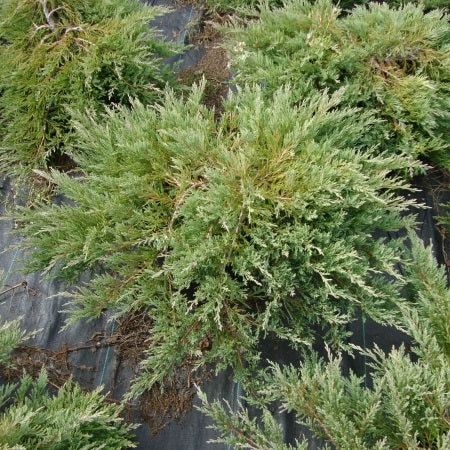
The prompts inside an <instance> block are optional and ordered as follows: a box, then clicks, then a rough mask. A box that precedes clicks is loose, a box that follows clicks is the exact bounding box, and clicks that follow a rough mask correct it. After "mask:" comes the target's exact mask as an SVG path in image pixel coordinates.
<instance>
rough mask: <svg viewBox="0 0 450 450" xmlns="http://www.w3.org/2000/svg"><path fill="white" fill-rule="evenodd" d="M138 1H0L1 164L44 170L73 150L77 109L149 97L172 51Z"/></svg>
mask: <svg viewBox="0 0 450 450" xmlns="http://www.w3.org/2000/svg"><path fill="white" fill-rule="evenodd" d="M160 12H161V10H159V9H156V8H152V7H149V6H146V5H142V4H141V3H140V2H139V0H127V1H122V0H108V1H104V0H89V1H85V0H68V1H65V2H63V1H58V0H3V1H2V2H1V3H0V42H1V48H0V50H1V53H0V90H1V92H2V95H1V96H0V114H1V122H0V126H1V131H0V137H1V139H2V143H1V147H0V158H1V159H0V170H2V171H3V172H5V173H9V174H10V173H11V172H16V173H18V172H20V171H23V170H25V171H27V170H29V169H33V168H44V167H46V166H47V165H48V164H49V163H51V161H52V158H53V157H55V156H57V155H61V154H63V153H68V152H69V149H68V147H67V145H68V144H69V143H70V142H71V138H72V129H71V126H70V123H69V122H70V118H71V113H70V112H69V111H68V110H67V106H70V107H71V108H72V109H84V108H86V107H89V108H91V109H95V110H103V107H104V106H105V105H116V104H125V105H129V104H130V98H138V99H140V100H141V101H142V102H144V103H151V102H153V101H155V99H156V98H158V95H159V94H158V92H159V88H160V87H162V86H164V85H165V84H166V82H167V81H168V79H169V70H168V68H167V67H165V66H164V65H163V64H162V63H161V58H162V57H163V56H168V55H170V54H172V53H173V50H172V49H170V48H169V46H168V44H166V43H164V42H161V41H160V40H157V39H156V32H155V31H154V30H152V29H149V26H148V23H149V21H151V20H152V19H153V18H154V17H155V16H156V15H157V14H160Z"/></svg>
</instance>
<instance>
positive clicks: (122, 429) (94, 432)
mask: <svg viewBox="0 0 450 450" xmlns="http://www.w3.org/2000/svg"><path fill="white" fill-rule="evenodd" d="M48 389H49V388H48V380H47V376H46V374H45V372H41V375H40V376H39V378H38V379H37V380H33V379H32V378H31V377H29V376H28V375H24V376H23V377H22V378H21V379H20V381H19V383H15V384H5V385H2V386H0V406H1V408H2V410H1V413H0V447H1V448H4V449H7V448H8V449H9V448H14V449H27V450H28V449H29V450H35V449H41V448H42V449H55V450H56V449H61V448H66V449H76V448H80V449H81V448H83V449H92V450H94V449H95V450H96V449H101V448H105V449H106V448H107V449H125V448H130V447H135V444H134V443H133V441H132V440H131V433H130V432H131V431H132V430H133V428H134V426H130V425H124V424H123V422H122V419H121V418H120V417H119V413H120V411H121V408H120V407H118V406H117V405H114V404H108V402H107V401H106V400H105V398H104V397H103V396H102V395H101V394H100V390H101V388H99V389H96V390H95V391H92V392H87V393H85V392H83V391H82V389H81V388H80V387H79V386H77V385H76V384H75V383H73V382H72V381H70V380H69V381H68V382H67V383H66V384H65V385H64V386H62V387H61V388H60V389H59V390H58V392H57V393H56V394H55V395H51V394H50V393H49V391H48Z"/></svg>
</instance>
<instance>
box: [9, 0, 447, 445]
mask: <svg viewBox="0 0 450 450" xmlns="http://www.w3.org/2000/svg"><path fill="white" fill-rule="evenodd" d="M147 3H150V4H152V5H155V6H168V7H172V8H174V10H173V11H172V12H170V13H168V14H166V15H164V16H161V17H160V18H158V19H157V21H156V22H155V23H153V24H152V26H154V27H156V28H158V29H159V30H161V36H163V37H165V38H167V39H170V40H173V41H176V42H179V43H185V42H186V36H187V31H188V30H189V29H190V28H191V27H192V26H193V25H194V24H197V23H199V21H200V18H201V14H202V12H201V11H200V10H197V9H195V8H194V7H192V6H183V7H177V8H175V5H174V2H169V1H160V0H155V1H153V2H151V1H150V2H147ZM203 55H204V51H203V49H202V48H201V46H200V47H196V48H191V49H189V50H187V51H186V52H185V53H184V55H182V57H181V58H180V57H178V56H177V57H175V58H174V59H173V60H172V61H171V62H173V63H176V64H177V65H178V66H179V67H181V68H182V69H183V68H184V69H187V68H189V67H194V66H195V65H196V64H197V63H198V62H199V61H200V60H201V58H202V57H203ZM429 181H430V177H429V176H428V177H422V178H419V179H418V180H417V181H416V188H417V189H418V191H417V192H415V193H413V194H408V195H411V196H413V197H414V198H416V199H417V200H418V202H419V203H423V204H425V205H426V206H428V207H429V208H428V209H424V210H417V211H414V212H415V213H417V214H418V222H419V229H418V232H419V235H420V237H421V238H422V240H423V241H424V242H426V243H427V244H428V243H430V242H431V244H432V245H433V248H434V249H435V252H436V257H437V259H438V260H439V261H440V262H441V263H442V262H444V261H445V257H444V255H445V249H444V247H443V243H442V239H441V237H440V235H439V233H438V232H437V228H436V224H435V221H434V219H433V214H435V213H436V209H435V208H436V204H435V202H434V200H435V198H434V195H433V192H432V190H431V189H430V187H429V186H428V184H429V183H428V182H429ZM15 195H16V193H15V192H14V189H13V186H12V185H11V183H10V181H9V180H0V198H1V206H0V213H1V215H2V216H3V215H5V206H4V203H5V200H7V199H11V198H13V197H15ZM446 195H447V194H446ZM447 197H448V196H447ZM55 201H61V199H55ZM447 201H448V199H447ZM16 226H17V225H16V224H15V223H13V222H12V221H6V220H3V221H0V270H2V271H3V279H4V283H5V287H4V289H3V291H5V290H6V289H10V288H11V289H10V290H8V292H5V293H3V294H2V295H1V297H0V316H1V319H2V320H3V321H5V320H14V319H17V318H18V317H22V322H21V325H22V327H23V328H24V329H25V330H27V331H35V330H39V331H38V332H37V333H36V335H35V337H34V338H32V339H31V340H30V341H28V342H27V343H26V345H25V346H24V347H23V348H21V349H19V356H20V362H21V364H22V365H23V367H26V368H27V369H28V370H31V371H33V370H34V371H37V370H38V369H39V367H40V365H45V366H47V367H48V369H49V371H50V372H51V376H52V377H53V380H54V383H55V385H58V384H59V383H61V382H63V381H64V380H65V379H67V377H68V376H69V375H70V374H73V376H74V378H75V380H76V381H78V382H80V383H81V385H82V386H83V387H84V388H86V389H94V388H95V387H97V386H100V385H103V386H104V392H105V393H106V392H110V393H111V396H112V397H114V398H120V397H121V395H122V394H123V393H125V392H127V390H128V388H129V386H130V382H131V380H132V379H133V378H134V376H135V374H136V370H137V369H136V366H133V364H130V363H129V362H127V361H123V358H121V357H120V356H119V354H118V345H117V341H115V339H116V338H117V336H120V335H118V331H119V330H120V326H121V323H120V321H117V320H111V313H110V312H105V313H104V314H103V316H102V318H101V319H98V320H94V321H89V322H87V321H80V322H77V323H76V324H73V325H71V326H70V327H68V328H65V329H63V327H64V323H65V320H66V318H67V314H66V313H64V312H62V311H63V310H64V309H66V308H65V306H64V305H65V303H66V302H67V298H66V297H64V296H62V295H61V294H60V293H61V292H63V291H67V290H69V288H68V287H67V286H64V285H63V284H61V283H58V282H56V281H49V280H46V279H44V278H43V277H42V274H41V273H39V272H37V273H34V274H31V275H27V276H25V275H23V273H22V272H21V261H23V260H24V259H26V254H25V253H24V252H23V251H21V250H18V249H16V248H14V246H16V245H17V244H19V243H20V239H19V237H18V236H17V235H14V234H11V230H13V229H14V228H15V227H16ZM389 237H390V236H387V238H389ZM391 237H395V236H391ZM144 326H145V322H143V325H142V326H141V327H144ZM138 328H139V327H138ZM349 329H350V330H351V331H352V332H353V336H352V338H351V339H350V340H351V342H352V343H354V344H356V345H359V346H361V347H367V348H370V347H372V346H373V344H374V343H375V342H376V343H377V344H378V345H379V346H380V347H381V348H383V349H385V350H386V351H388V350H389V349H390V348H392V346H398V345H399V344H400V343H402V342H405V336H404V335H402V333H400V332H398V331H396V330H394V329H392V328H386V327H382V326H380V325H378V324H376V323H374V322H372V321H370V320H364V319H363V318H362V317H361V318H360V319H359V320H357V321H355V322H353V323H352V324H350V325H349ZM406 345H409V342H408V341H406ZM316 350H317V351H319V353H320V354H322V355H323V356H325V351H324V349H323V346H320V345H319V346H318V347H317V349H316ZM261 352H262V355H263V358H264V359H270V360H274V361H277V362H280V363H286V364H290V363H292V364H298V354H297V353H296V352H294V351H292V350H291V349H289V348H288V346H287V345H286V343H284V342H279V341H276V340H274V339H270V338H269V339H267V340H265V341H264V342H262V343H261ZM122 356H123V355H122ZM366 363H367V361H365V360H364V358H362V357H356V358H355V359H352V358H346V359H345V360H344V367H343V370H344V372H345V371H347V372H348V371H349V370H353V371H354V372H356V373H357V374H358V375H364V374H366V375H367V382H368V383H370V379H369V378H370V376H369V374H367V365H366ZM51 380H52V378H51ZM202 390H203V391H204V392H205V393H206V394H207V396H208V398H209V399H211V400H212V399H221V400H222V399H224V400H226V401H228V402H229V404H230V406H231V407H232V408H233V409H235V410H236V409H238V408H239V405H240V403H241V400H240V398H241V396H242V390H241V387H240V385H238V384H235V383H234V382H233V379H232V373H231V372H230V371H223V372H221V373H219V374H218V375H217V376H215V375H214V374H212V375H211V376H210V377H206V379H205V380H204V381H203V383H202ZM192 392H193V387H192ZM198 404H199V400H198V398H197V397H196V396H194V397H193V406H194V407H193V408H192V409H189V410H188V411H187V413H186V414H185V415H184V416H182V418H181V421H177V420H174V419H172V420H170V419H168V420H167V421H165V420H164V417H159V418H158V417H156V419H161V423H160V426H159V428H162V429H161V430H160V431H159V432H158V433H156V434H154V433H152V428H151V426H150V425H149V424H148V421H147V420H145V419H143V418H142V417H140V416H139V414H138V415H135V414H134V413H133V412H132V413H130V414H131V416H133V417H134V418H135V420H137V421H140V422H141V426H140V427H139V428H138V429H137V430H136V432H135V434H136V440H137V442H138V448H139V449H148V450H150V449H168V450H170V449H186V450H194V449H195V450H203V449H210V448H216V449H218V450H221V449H227V448H229V447H228V446H226V445H219V444H210V443H208V440H211V439H215V438H217V433H216V432H215V431H213V430H211V429H209V428H208V426H210V425H212V421H211V419H209V418H208V417H206V416H205V415H204V414H203V413H201V412H199V411H198V410H196V409H195V405H198ZM151 405H153V403H152V404H151ZM151 405H150V406H151ZM166 406H167V405H166ZM169 406H170V405H169ZM147 413H149V411H147ZM150 414H151V411H150ZM154 414H156V415H157V414H158V412H157V411H156V410H154ZM274 414H275V415H276V417H277V419H278V420H279V422H280V423H281V424H282V426H283V429H284V432H285V437H286V442H289V443H294V441H295V439H296V438H298V437H299V436H300V434H305V436H306V437H310V434H309V433H308V431H307V430H305V429H304V428H302V427H301V426H299V425H298V424H297V423H296V422H295V419H294V417H293V415H291V414H287V413H281V414H280V413H278V412H276V411H274ZM153 419H155V417H154V418H153ZM166 422H168V423H167V424H166ZM153 428H154V427H153ZM310 442H311V446H310V448H312V449H314V448H318V447H319V446H320V445H321V444H322V443H321V442H320V441H319V440H315V439H311V440H310Z"/></svg>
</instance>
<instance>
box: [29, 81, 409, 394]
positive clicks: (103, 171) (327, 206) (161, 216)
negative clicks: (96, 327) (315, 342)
mask: <svg viewBox="0 0 450 450" xmlns="http://www.w3.org/2000/svg"><path fill="white" fill-rule="evenodd" d="M345 95H346V94H345V92H343V91H338V92H336V93H334V94H333V95H332V96H327V95H317V96H315V97H313V98H312V99H310V100H308V101H305V102H303V103H301V104H299V105H297V106H294V105H292V92H291V91H290V90H289V89H282V90H279V91H277V92H276V93H275V94H274V96H273V97H272V98H271V99H267V98H265V96H264V95H263V93H262V92H261V90H260V89H258V88H256V87H253V88H251V89H250V88H246V89H244V90H243V91H241V92H239V93H238V94H236V95H233V96H231V98H230V99H229V100H228V101H226V103H225V107H224V108H225V111H224V114H223V116H222V118H221V120H220V122H219V123H216V121H215V119H214V112H213V111H210V110H208V109H207V108H206V107H204V106H202V105H201V103H200V100H201V96H202V90H201V89H198V88H196V89H194V92H193V93H192V95H190V96H189V98H188V99H187V101H186V102H183V101H182V100H179V99H176V98H175V97H174V95H173V94H172V93H170V92H169V93H168V94H167V95H166V98H165V101H164V106H160V107H157V108H151V107H146V106H144V105H142V104H141V103H135V104H134V105H133V106H134V107H133V109H132V110H128V109H126V108H122V109H120V110H119V111H118V112H112V111H111V112H109V113H108V115H107V116H106V117H101V118H100V120H98V119H97V118H96V117H92V118H86V117H83V116H80V117H79V122H78V123H77V124H76V125H75V127H76V128H77V131H78V144H77V145H78V153H79V154H82V155H85V156H83V157H80V158H78V159H77V162H78V164H79V165H80V168H81V170H82V174H78V176H77V177H71V176H70V175H67V174H61V173H58V172H52V174H51V175H50V176H49V179H50V181H51V182H52V183H54V184H55V185H56V186H57V187H58V189H59V190H60V192H62V193H63V194H64V195H65V196H66V197H67V198H68V199H70V203H68V204H63V205H60V206H57V205H42V206H41V207H39V208H37V209H35V210H32V211H30V210H26V209H24V210H23V211H22V217H21V221H22V222H23V223H24V228H23V229H22V230H21V232H22V231H23V233H24V234H25V235H26V237H27V239H26V245H27V246H29V247H30V248H31V249H35V248H37V250H34V251H33V252H32V256H31V258H30V264H29V270H35V269H44V270H46V271H48V272H49V273H50V274H52V275H54V276H59V277H62V278H65V279H68V280H76V279H77V278H78V277H79V275H80V274H81V273H82V272H83V271H84V270H86V269H90V270H92V271H93V272H95V273H94V274H93V278H92V280H91V281H90V282H89V283H88V285H86V286H85V287H82V288H81V289H80V290H79V291H78V293H76V294H75V295H74V297H73V303H74V309H73V310H72V317H73V319H76V318H80V317H97V316H99V315H100V314H101V313H102V311H103V310H104V309H106V308H112V309H114V310H116V311H117V312H118V314H122V313H125V312H126V311H129V310H130V309H137V308H146V309H148V311H149V314H150V315H151V317H152V318H153V321H154V325H153V329H152V330H151V341H150V350H149V354H148V359H147V362H146V363H145V364H144V367H145V368H146V371H147V372H148V373H147V375H146V376H145V377H142V378H141V380H140V382H141V384H138V385H137V386H138V388H137V389H138V390H139V389H141V388H142V389H144V388H145V387H149V386H151V385H152V384H153V383H154V382H156V381H161V379H162V378H163V377H164V376H165V375H166V374H168V373H170V372H171V371H172V370H173V369H174V367H176V365H177V364H180V363H181V362H182V361H183V359H184V358H185V357H186V356H187V355H191V356H193V357H195V358H198V361H199V364H202V363H204V362H206V361H215V362H218V363H219V365H218V367H222V366H223V365H225V366H228V365H232V366H234V367H235V368H236V371H237V373H238V374H239V373H241V374H242V372H243V370H244V365H245V361H247V363H249V364H250V365H249V366H248V367H251V366H252V363H255V364H257V362H258V359H259V356H258V352H257V350H256V348H257V343H258V341H259V339H260V337H261V336H263V335H266V334H267V333H274V334H275V335H277V336H279V337H281V338H283V339H288V340H289V341H290V343H291V344H292V345H294V346H296V345H299V344H303V343H309V342H311V339H312V335H313V333H312V331H311V326H312V325H315V324H316V325H321V326H323V327H324V328H326V336H327V339H328V341H329V342H331V343H334V344H337V343H339V342H341V339H342V336H343V335H345V331H344V329H345V324H346V323H347V322H348V320H350V319H351V317H353V312H354V311H355V310H356V309H357V308H358V307H362V308H363V310H364V311H365V312H366V313H367V314H368V315H370V316H371V317H373V318H375V319H377V320H388V319H389V318H392V317H391V315H390V313H389V312H388V310H389V308H390V306H391V305H392V303H393V302H395V301H396V299H397V297H398V296H397V294H396V290H397V286H396V283H394V282H387V281H386V280H384V279H380V277H377V276H376V273H377V272H385V273H389V274H391V276H392V277H393V279H400V278H401V277H400V275H399V274H398V273H397V270H396V268H395V264H396V262H397V261H398V257H397V254H398V250H397V248H398V245H399V244H400V242H398V241H395V240H393V241H391V242H390V243H386V242H385V240H384V239H383V238H379V239H374V238H371V237H370V233H372V232H374V231H375V230H378V231H383V230H386V231H393V230H398V229H400V228H402V227H404V226H405V225H408V224H411V222H412V220H411V219H408V218H402V217H401V214H400V213H401V212H402V211H403V210H405V209H406V208H407V207H408V204H409V202H408V201H406V200H405V199H404V198H403V197H402V196H401V195H400V192H399V191H400V190H402V189H405V188H407V186H406V184H405V183H404V182H402V181H401V180H400V179H398V178H396V177H395V176H394V175H392V173H394V172H396V171H398V170H403V169H405V168H407V167H411V166H414V167H416V163H415V162H414V161H413V160H411V159H410V158H408V157H406V156H398V155H395V156H393V155H390V156H389V155H384V154H379V152H375V151H374V150H373V149H371V148H369V147H368V146H367V145H366V144H365V138H364V136H365V133H366V130H367V128H369V127H371V126H373V125H374V124H376V123H377V120H376V119H375V118H374V117H373V116H372V115H370V114H367V113H365V112H361V111H359V110H357V109H349V108H345V107H339V105H340V102H341V101H342V98H343V97H345ZM102 123H103V124H102ZM205 340H206V342H209V343H210V344H209V345H206V348H207V351H206V350H205V348H204V347H205V346H204V345H203V344H202V342H203V343H204V342H205Z"/></svg>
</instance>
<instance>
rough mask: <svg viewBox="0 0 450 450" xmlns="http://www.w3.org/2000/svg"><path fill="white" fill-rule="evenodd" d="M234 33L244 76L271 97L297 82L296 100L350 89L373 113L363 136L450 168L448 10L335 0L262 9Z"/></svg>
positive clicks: (352, 103)
mask: <svg viewBox="0 0 450 450" xmlns="http://www.w3.org/2000/svg"><path fill="white" fill-rule="evenodd" d="M255 14H256V17H257V19H256V20H254V21H250V22H248V23H246V24H245V25H243V24H239V23H237V24H236V25H235V26H234V27H232V28H231V29H229V30H228V32H229V34H230V36H231V41H230V45H229V49H230V51H231V54H232V60H233V65H234V69H235V71H236V80H237V81H238V82H256V83H260V84H261V85H262V86H263V87H264V90H265V92H267V95H271V93H273V92H274V91H275V90H276V89H278V88H279V87H280V86H281V85H285V84H289V85H290V86H291V88H292V92H293V95H294V96H295V98H296V99H297V100H298V101H301V100H302V99H304V98H307V97H308V96H310V95H311V94H313V95H314V93H315V92H317V91H323V90H328V91H329V92H333V91H335V90H338V89H341V88H342V87H346V96H345V99H344V100H343V101H342V103H341V106H346V107H356V106H357V107H360V108H362V109H363V110H373V111H375V113H376V115H377V117H378V118H379V119H381V120H380V121H379V122H378V123H377V124H376V125H374V126H373V127H371V129H369V130H367V135H366V136H365V137H366V139H367V140H370V142H371V143H372V144H373V145H377V146H378V148H379V149H380V150H387V151H389V152H391V153H407V154H410V155H413V156H414V157H416V156H418V155H425V156H426V157H427V158H429V159H431V160H432V161H434V162H435V163H437V164H438V165H441V166H443V167H446V168H447V169H448V168H449V167H450V156H449V155H450V151H449V143H448V139H447V134H448V129H449V127H450V120H449V111H450V103H449V102H450V100H449V99H450V96H449V90H450V51H449V45H450V33H449V27H448V16H446V15H445V14H444V13H443V12H442V11H441V10H433V11H431V12H429V13H424V10H423V7H422V6H420V5H419V6H417V5H414V4H406V5H404V6H402V7H399V8H392V7H389V5H387V4H386V3H383V4H377V3H371V4H370V5H369V6H368V7H357V8H355V9H353V10H352V11H351V12H350V13H349V14H348V15H345V16H342V15H341V10H340V9H339V8H338V7H336V5H334V4H333V3H332V2H331V0H318V1H316V2H308V1H306V0H290V1H287V2H286V3H285V5H284V6H283V7H282V8H274V9H270V8H269V7H262V8H261V11H260V12H255Z"/></svg>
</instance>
